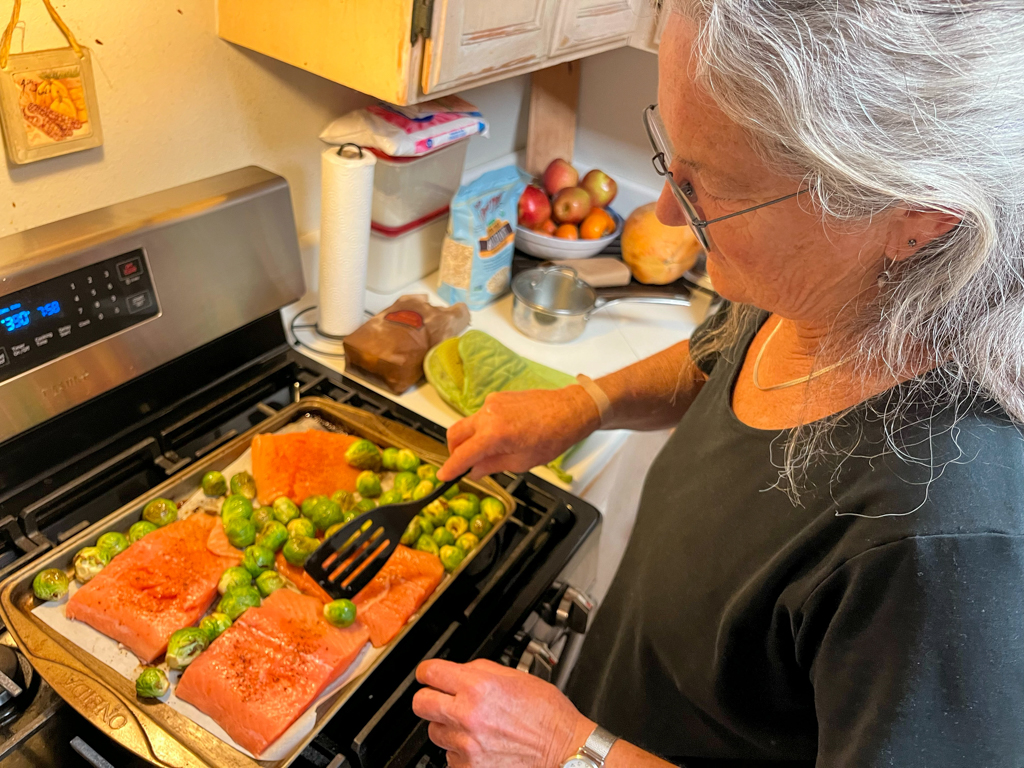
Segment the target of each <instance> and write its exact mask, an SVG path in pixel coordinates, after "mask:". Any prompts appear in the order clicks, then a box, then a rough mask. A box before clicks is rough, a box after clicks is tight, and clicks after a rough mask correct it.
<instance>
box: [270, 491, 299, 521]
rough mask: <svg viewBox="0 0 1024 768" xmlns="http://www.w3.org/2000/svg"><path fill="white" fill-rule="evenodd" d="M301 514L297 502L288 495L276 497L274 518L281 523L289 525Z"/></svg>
mask: <svg viewBox="0 0 1024 768" xmlns="http://www.w3.org/2000/svg"><path fill="white" fill-rule="evenodd" d="M301 514H302V513H301V512H300V511H299V508H298V507H297V506H296V505H295V502H294V501H292V500H291V499H289V498H288V497H287V496H278V497H277V498H276V499H274V519H275V520H277V522H279V523H280V524H281V525H288V523H290V522H291V521H292V520H294V519H295V518H296V517H298V516H299V515H301Z"/></svg>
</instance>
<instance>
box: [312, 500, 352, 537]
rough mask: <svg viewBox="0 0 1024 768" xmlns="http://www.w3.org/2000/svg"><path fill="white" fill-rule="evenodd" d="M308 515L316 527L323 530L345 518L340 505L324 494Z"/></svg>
mask: <svg viewBox="0 0 1024 768" xmlns="http://www.w3.org/2000/svg"><path fill="white" fill-rule="evenodd" d="M308 517H309V519H310V521H311V522H312V523H313V525H314V526H316V529H317V530H318V531H321V532H323V531H326V530H327V529H328V528H330V527H331V526H332V525H337V524H338V523H340V522H342V521H343V520H344V519H345V513H344V512H342V511H341V507H339V506H338V504H337V503H336V502H333V501H331V500H330V499H328V498H327V497H326V496H325V497H324V498H322V499H320V501H319V502H317V504H316V505H315V506H314V507H313V509H311V510H310V511H309V515H308Z"/></svg>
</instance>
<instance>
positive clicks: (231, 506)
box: [220, 493, 253, 520]
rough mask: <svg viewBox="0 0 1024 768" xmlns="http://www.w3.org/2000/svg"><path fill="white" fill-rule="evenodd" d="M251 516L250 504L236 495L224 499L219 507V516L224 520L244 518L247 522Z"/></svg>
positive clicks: (242, 497)
mask: <svg viewBox="0 0 1024 768" xmlns="http://www.w3.org/2000/svg"><path fill="white" fill-rule="evenodd" d="M252 515H253V509H252V502H251V501H249V500H248V499H247V498H245V496H241V495H239V494H237V493H233V494H231V495H230V496H228V497H227V498H226V499H224V503H223V504H222V505H221V507H220V516H221V517H223V518H224V519H225V520H227V519H228V518H229V517H244V518H245V519H246V520H248V519H249V518H251V517H252Z"/></svg>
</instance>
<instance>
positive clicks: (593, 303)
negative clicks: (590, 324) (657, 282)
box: [512, 266, 690, 344]
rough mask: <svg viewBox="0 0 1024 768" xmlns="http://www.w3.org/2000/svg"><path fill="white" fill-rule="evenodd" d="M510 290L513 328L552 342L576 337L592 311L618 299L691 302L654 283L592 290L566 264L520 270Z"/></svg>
mask: <svg viewBox="0 0 1024 768" xmlns="http://www.w3.org/2000/svg"><path fill="white" fill-rule="evenodd" d="M512 293H513V295H514V296H515V298H514V300H513V302H512V323H513V324H514V325H515V327H516V328H518V329H519V331H520V332H521V333H523V334H524V335H526V336H529V337H530V338H532V339H537V340H538V341H547V342H551V343H555V344H558V343H564V342H567V341H572V340H573V339H575V338H577V337H578V336H579V335H580V334H581V333H583V330H584V329H585V328H586V326H587V320H588V319H590V316H591V315H592V314H593V313H594V312H596V311H597V310H599V309H601V308H602V307H607V306H609V305H610V304H617V303H618V302H620V301H635V302H641V303H646V304H681V305H683V306H689V304H690V294H689V293H678V292H669V291H666V290H665V289H664V288H660V287H654V286H626V287H624V288H597V289H595V288H592V287H591V286H590V285H588V284H587V283H585V282H583V281H582V280H580V279H579V277H578V276H577V274H576V270H575V269H573V268H572V267H566V266H551V267H539V268H537V269H528V270H525V271H523V272H520V273H519V274H518V275H516V277H515V279H514V280H513V281H512Z"/></svg>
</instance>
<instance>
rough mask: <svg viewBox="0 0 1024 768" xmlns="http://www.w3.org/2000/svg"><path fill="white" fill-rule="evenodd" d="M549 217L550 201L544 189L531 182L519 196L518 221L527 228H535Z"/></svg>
mask: <svg viewBox="0 0 1024 768" xmlns="http://www.w3.org/2000/svg"><path fill="white" fill-rule="evenodd" d="M549 218H551V203H550V201H548V196H547V195H545V194H544V190H543V189H541V188H540V187H538V186H535V185H533V184H531V185H530V186H528V187H527V188H526V189H524V190H523V194H522V195H520V196H519V223H520V224H521V225H522V226H524V227H528V228H529V229H536V228H537V227H539V226H540V225H541V224H543V223H544V221H545V220H546V219H549Z"/></svg>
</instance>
